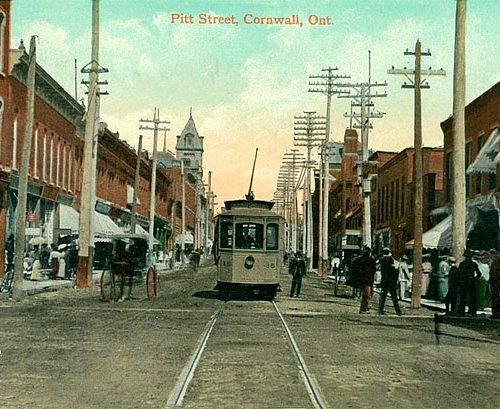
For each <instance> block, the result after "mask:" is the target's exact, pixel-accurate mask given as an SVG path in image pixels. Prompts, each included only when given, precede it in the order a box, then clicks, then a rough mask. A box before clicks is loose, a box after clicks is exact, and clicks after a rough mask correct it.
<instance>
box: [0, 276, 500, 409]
mask: <svg viewBox="0 0 500 409" xmlns="http://www.w3.org/2000/svg"><path fill="white" fill-rule="evenodd" d="M160 280H161V281H160V284H161V288H160V296H159V297H158V298H157V299H156V300H154V301H153V302H151V301H148V300H147V299H146V297H145V291H144V288H136V289H134V293H133V294H134V298H133V299H132V300H130V301H126V302H123V303H104V302H101V301H100V300H99V294H98V290H97V289H91V290H74V289H64V290H61V291H58V292H54V293H45V294H41V295H38V296H31V297H28V298H27V299H25V300H24V301H22V302H18V303H14V302H10V301H1V302H0V326H1V331H0V350H1V355H0V408H9V409H10V408H44V409H46V408H50V409H63V408H64V409H66V408H77V409H80V408H81V409H87V408H88V409H93V408H109V409H115V408H116V409H118V408H120V409H122V408H165V407H167V401H168V398H169V396H170V394H171V392H172V390H173V388H174V386H175V384H176V382H177V380H178V378H179V375H180V373H181V371H182V369H183V368H184V366H185V365H186V362H188V360H189V357H190V356H191V354H192V353H193V350H194V348H195V346H196V344H197V343H198V341H199V338H200V335H201V334H202V333H203V331H204V328H205V326H206V324H207V322H208V321H209V319H210V317H211V316H212V314H214V312H215V311H216V310H217V309H218V307H219V306H220V305H221V303H222V301H221V300H219V299H217V297H215V293H214V292H213V291H211V290H212V289H213V287H214V284H215V273H214V268H213V267H204V268H202V269H201V270H199V271H198V272H196V273H193V272H191V271H189V270H182V271H176V272H170V273H167V274H165V275H162V276H161V277H160ZM289 281H290V280H289V277H288V276H284V277H283V282H282V286H283V288H284V292H283V293H280V295H279V297H278V300H277V305H278V306H279V308H280V310H281V311H282V312H283V314H284V316H285V319H286V320H287V322H288V325H289V327H290V329H291V331H292V333H293V335H294V337H295V339H296V341H297V344H298V346H299V348H300V349H301V351H302V354H303V357H304V359H305V361H306V362H307V366H308V367H309V369H310V370H311V372H312V373H313V375H314V378H315V380H316V381H317V384H318V385H319V387H320V388H321V393H322V394H323V396H324V398H325V402H326V403H327V405H328V407H331V408H476V407H477V408H479V407H480V408H482V409H485V408H494V407H495V408H496V407H497V403H498V401H500V387H499V384H498V379H500V326H499V323H498V321H493V320H486V319H462V320H455V321H453V322H448V323H445V324H442V326H441V331H442V333H443V334H442V335H441V336H440V343H439V345H437V344H436V338H435V334H434V330H435V327H434V321H433V319H432V317H433V312H432V311H428V310H426V309H420V310H417V311H412V310H409V309H406V310H405V312H406V314H405V315H404V316H403V317H397V316H396V315H392V314H389V315H386V316H382V317H380V316H377V315H375V314H368V315H359V314H358V307H359V304H358V300H352V299H348V298H339V297H333V294H332V293H333V291H332V288H331V285H330V284H326V283H323V282H322V281H321V280H319V279H318V278H317V277H307V278H305V280H304V287H303V293H302V297H301V298H299V299H295V298H294V299H290V298H289V297H287V296H286V291H287V290H288V289H289V285H290V282H289ZM376 302H377V298H376V296H375V297H374V299H373V303H376ZM388 310H389V313H390V312H391V308H390V307H389V308H388ZM184 407H187V408H195V407H196V408H258V409H260V408H291V407H293V408H298V407H312V404H311V402H310V401H309V400H308V397H307V394H306V392H305V388H304V385H303V383H302V382H301V379H300V376H299V372H298V368H297V365H296V362H295V361H294V358H293V356H292V355H291V353H290V350H289V345H288V342H287V340H286V339H285V337H284V334H283V332H282V329H281V328H280V326H279V323H278V321H277V320H276V314H275V312H274V311H273V309H272V308H271V304H270V303H269V302H265V301H241V300H240V301H230V302H229V303H228V304H227V311H226V312H225V314H224V315H223V317H222V318H221V320H220V321H219V322H218V324H217V325H216V327H214V332H213V335H212V337H211V338H210V339H209V341H208V342H207V346H206V350H205V353H204V355H203V357H202V358H201V360H200V365H199V367H198V369H197V371H196V373H195V376H194V378H193V381H192V383H191V385H190V387H189V389H188V391H187V394H186V396H185V400H184Z"/></svg>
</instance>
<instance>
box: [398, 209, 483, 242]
mask: <svg viewBox="0 0 500 409" xmlns="http://www.w3.org/2000/svg"><path fill="white" fill-rule="evenodd" d="M473 225H474V223H473V220H472V217H471V216H470V212H467V217H466V219H465V230H466V233H467V234H469V233H470V231H471V230H472V227H473ZM413 243H414V242H413V240H410V241H409V242H407V243H406V247H413ZM452 244H453V228H452V216H451V215H449V216H448V217H446V218H445V219H443V220H441V221H440V222H439V223H438V224H436V225H435V226H434V227H432V228H431V229H429V230H427V231H426V232H425V233H424V234H423V235H422V246H423V248H427V249H451V248H452Z"/></svg>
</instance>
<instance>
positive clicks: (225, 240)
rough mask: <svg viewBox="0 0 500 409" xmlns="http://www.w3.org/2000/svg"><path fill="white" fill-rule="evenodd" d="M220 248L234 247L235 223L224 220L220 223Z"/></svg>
mask: <svg viewBox="0 0 500 409" xmlns="http://www.w3.org/2000/svg"><path fill="white" fill-rule="evenodd" d="M220 248H221V249H231V248H233V223H232V222H222V223H221V225H220Z"/></svg>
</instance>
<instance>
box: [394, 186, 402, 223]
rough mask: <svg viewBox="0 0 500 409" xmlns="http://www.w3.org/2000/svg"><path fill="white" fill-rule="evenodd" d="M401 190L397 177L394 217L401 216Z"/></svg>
mask: <svg viewBox="0 0 500 409" xmlns="http://www.w3.org/2000/svg"><path fill="white" fill-rule="evenodd" d="M400 193H401V192H400V191H399V179H396V204H395V206H394V217H399V215H400V213H399V195H400Z"/></svg>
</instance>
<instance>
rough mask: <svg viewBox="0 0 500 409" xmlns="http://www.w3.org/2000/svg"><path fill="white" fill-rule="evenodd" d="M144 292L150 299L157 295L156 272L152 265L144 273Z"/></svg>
mask: <svg viewBox="0 0 500 409" xmlns="http://www.w3.org/2000/svg"><path fill="white" fill-rule="evenodd" d="M146 292H147V296H148V298H149V299H150V300H152V299H153V298H155V297H156V296H157V295H158V272H157V271H156V269H154V268H153V267H149V269H148V273H147V275H146Z"/></svg>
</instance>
